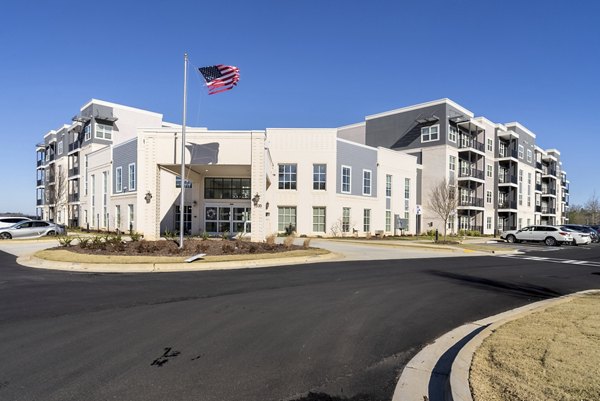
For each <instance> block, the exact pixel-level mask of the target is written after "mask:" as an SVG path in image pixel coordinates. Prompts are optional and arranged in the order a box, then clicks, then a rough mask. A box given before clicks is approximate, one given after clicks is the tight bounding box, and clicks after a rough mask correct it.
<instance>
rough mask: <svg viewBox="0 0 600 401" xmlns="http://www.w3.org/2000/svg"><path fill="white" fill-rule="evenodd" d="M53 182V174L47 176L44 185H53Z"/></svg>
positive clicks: (54, 178)
mask: <svg viewBox="0 0 600 401" xmlns="http://www.w3.org/2000/svg"><path fill="white" fill-rule="evenodd" d="M54 181H56V177H55V175H54V174H48V176H47V177H46V183H48V184H53V183H54Z"/></svg>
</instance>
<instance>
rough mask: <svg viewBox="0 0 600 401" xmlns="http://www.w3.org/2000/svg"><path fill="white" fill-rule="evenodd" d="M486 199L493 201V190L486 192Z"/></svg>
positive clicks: (489, 201)
mask: <svg viewBox="0 0 600 401" xmlns="http://www.w3.org/2000/svg"><path fill="white" fill-rule="evenodd" d="M485 201H486V202H487V203H492V191H487V192H486V194H485Z"/></svg>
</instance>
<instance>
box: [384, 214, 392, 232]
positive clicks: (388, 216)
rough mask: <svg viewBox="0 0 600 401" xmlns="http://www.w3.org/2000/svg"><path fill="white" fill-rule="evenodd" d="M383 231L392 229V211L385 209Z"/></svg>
mask: <svg viewBox="0 0 600 401" xmlns="http://www.w3.org/2000/svg"><path fill="white" fill-rule="evenodd" d="M385 231H388V232H389V231H392V211H391V210H386V211H385Z"/></svg>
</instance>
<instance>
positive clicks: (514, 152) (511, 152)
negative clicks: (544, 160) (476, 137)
mask: <svg viewBox="0 0 600 401" xmlns="http://www.w3.org/2000/svg"><path fill="white" fill-rule="evenodd" d="M498 155H499V156H500V157H514V158H515V159H517V158H518V157H519V152H518V151H517V150H516V149H504V151H502V152H499V153H498Z"/></svg>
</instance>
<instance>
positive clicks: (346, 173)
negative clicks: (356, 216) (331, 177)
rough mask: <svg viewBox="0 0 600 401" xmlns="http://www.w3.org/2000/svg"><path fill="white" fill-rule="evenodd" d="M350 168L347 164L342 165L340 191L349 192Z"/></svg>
mask: <svg viewBox="0 0 600 401" xmlns="http://www.w3.org/2000/svg"><path fill="white" fill-rule="evenodd" d="M351 181H352V168H351V167H348V166H342V193H345V194H349V193H350V191H351V189H352V187H351Z"/></svg>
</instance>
